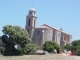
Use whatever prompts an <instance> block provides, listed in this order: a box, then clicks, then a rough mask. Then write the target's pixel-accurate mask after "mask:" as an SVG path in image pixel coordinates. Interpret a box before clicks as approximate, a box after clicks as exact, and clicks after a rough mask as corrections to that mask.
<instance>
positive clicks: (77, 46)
mask: <svg viewBox="0 0 80 60" xmlns="http://www.w3.org/2000/svg"><path fill="white" fill-rule="evenodd" d="M72 46H73V50H74V51H75V52H77V55H80V40H74V41H72Z"/></svg>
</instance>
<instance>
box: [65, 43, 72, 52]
mask: <svg viewBox="0 0 80 60" xmlns="http://www.w3.org/2000/svg"><path fill="white" fill-rule="evenodd" d="M64 48H65V49H67V51H68V50H72V46H71V45H70V44H66V45H65V46H64Z"/></svg>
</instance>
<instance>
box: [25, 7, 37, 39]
mask: <svg viewBox="0 0 80 60" xmlns="http://www.w3.org/2000/svg"><path fill="white" fill-rule="evenodd" d="M36 20H37V17H36V10H35V9H34V8H31V9H30V10H29V12H28V15H27V16H26V30H27V32H28V34H29V37H30V38H31V39H32V36H33V33H34V29H35V27H36Z"/></svg>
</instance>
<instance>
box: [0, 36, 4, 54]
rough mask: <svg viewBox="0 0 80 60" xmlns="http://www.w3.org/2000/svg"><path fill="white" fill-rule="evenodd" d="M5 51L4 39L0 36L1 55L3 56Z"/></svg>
mask: <svg viewBox="0 0 80 60" xmlns="http://www.w3.org/2000/svg"><path fill="white" fill-rule="evenodd" d="M4 50H5V47H4V44H3V43H2V39H1V36H0V53H1V54H2V52H3V51H4Z"/></svg>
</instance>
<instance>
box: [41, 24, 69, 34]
mask: <svg viewBox="0 0 80 60" xmlns="http://www.w3.org/2000/svg"><path fill="white" fill-rule="evenodd" d="M41 28H52V29H55V30H58V31H60V32H62V33H65V34H68V33H66V32H64V31H63V30H59V29H56V28H54V27H52V26H49V25H47V24H43V25H42V26H41ZM68 35H70V34H68Z"/></svg>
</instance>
